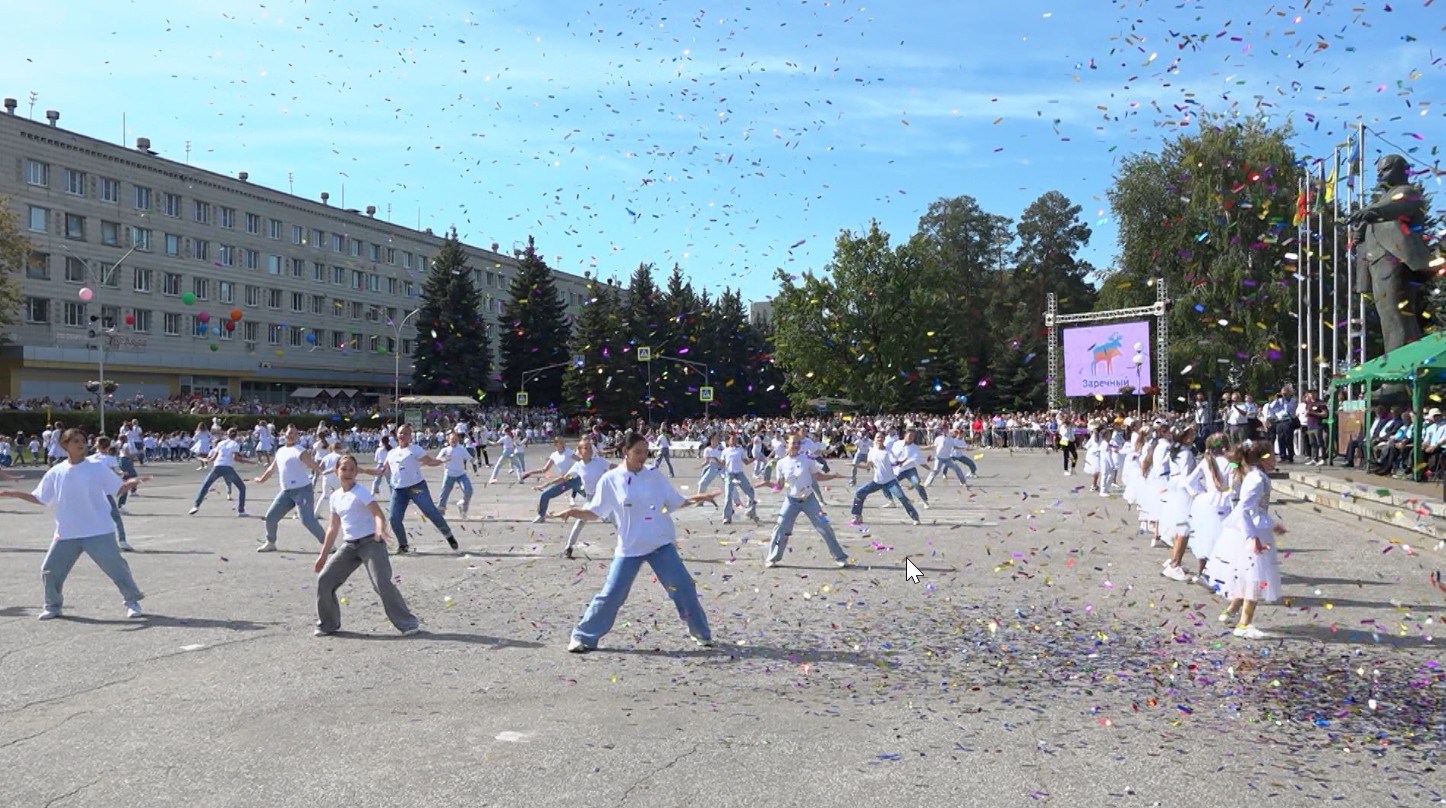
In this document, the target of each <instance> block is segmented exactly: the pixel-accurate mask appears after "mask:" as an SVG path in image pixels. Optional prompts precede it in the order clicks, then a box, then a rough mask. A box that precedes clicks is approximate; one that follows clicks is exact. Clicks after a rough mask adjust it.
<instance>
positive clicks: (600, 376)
mask: <svg viewBox="0 0 1446 808" xmlns="http://www.w3.org/2000/svg"><path fill="white" fill-rule="evenodd" d="M620 311H621V306H620V304H619V302H618V290H617V288H616V287H614V286H612V285H611V284H606V283H603V282H601V281H596V280H594V281H593V282H592V283H591V284H589V285H588V299H587V300H586V301H584V303H583V306H582V313H581V314H579V315H578V318H577V323H576V324H575V325H574V327H573V329H572V342H571V343H570V347H571V355H572V356H580V357H582V364H581V365H580V366H579V365H571V366H569V367H568V368H567V372H566V373H565V374H564V376H563V379H562V395H563V401H564V402H565V404H566V409H567V411H568V412H572V413H578V414H588V415H593V416H597V417H600V418H603V419H604V420H607V421H609V422H611V423H615V424H621V423H624V422H626V421H627V420H628V416H629V412H630V410H632V409H634V407H635V405H634V404H633V402H632V401H631V400H630V398H629V395H628V393H627V392H626V391H625V389H624V387H623V384H622V378H623V375H624V373H629V374H636V373H637V368H635V367H634V365H635V364H636V362H635V361H634V359H633V355H632V353H631V352H630V351H625V350H624V348H625V347H627V339H626V338H625V337H624V335H623V321H622V317H621V316H619V315H620Z"/></svg>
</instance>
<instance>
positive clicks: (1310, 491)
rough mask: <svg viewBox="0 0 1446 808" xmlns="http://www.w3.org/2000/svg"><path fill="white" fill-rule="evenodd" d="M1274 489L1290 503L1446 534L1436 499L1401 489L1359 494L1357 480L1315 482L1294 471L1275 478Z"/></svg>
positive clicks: (1445, 521) (1440, 535)
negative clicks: (1298, 476) (1286, 476)
mask: <svg viewBox="0 0 1446 808" xmlns="http://www.w3.org/2000/svg"><path fill="white" fill-rule="evenodd" d="M1332 482H1336V483H1339V481H1332ZM1271 489H1272V491H1273V493H1275V494H1276V495H1278V496H1279V497H1280V498H1281V499H1282V500H1284V501H1285V502H1287V503H1301V502H1308V503H1310V504H1312V505H1315V506H1318V507H1322V508H1330V509H1332V510H1336V511H1341V512H1343V513H1349V514H1352V515H1354V516H1358V517H1361V518H1364V519H1370V520H1372V521H1375V522H1380V523H1382V524H1384V525H1390V526H1392V527H1395V528H1400V529H1402V530H1409V531H1412V532H1414V533H1419V534H1422V535H1425V536H1430V537H1431V538H1433V539H1443V538H1446V516H1441V515H1438V514H1437V513H1436V507H1435V506H1433V504H1432V503H1429V502H1424V501H1421V500H1420V499H1419V498H1412V497H1407V496H1403V495H1401V494H1399V493H1395V494H1391V495H1390V496H1389V497H1383V496H1382V495H1381V494H1380V493H1379V491H1380V490H1382V489H1380V488H1373V489H1371V491H1370V492H1368V493H1369V494H1370V496H1356V494H1358V493H1361V492H1359V491H1358V490H1357V486H1356V484H1352V483H1346V484H1343V485H1342V484H1337V485H1315V484H1312V483H1308V482H1305V481H1303V480H1300V479H1296V478H1295V475H1294V474H1292V475H1291V477H1290V478H1289V479H1277V480H1273V481H1272V482H1271ZM1341 489H1344V490H1341ZM1388 493H1389V492H1388ZM1389 500H1398V501H1389ZM1412 500H1414V501H1412Z"/></svg>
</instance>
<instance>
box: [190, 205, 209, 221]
mask: <svg viewBox="0 0 1446 808" xmlns="http://www.w3.org/2000/svg"><path fill="white" fill-rule="evenodd" d="M191 207H192V212H193V213H194V215H195V218H196V221H197V222H200V223H201V224H210V223H211V203H210V202H202V201H201V200H199V199H197V200H195V201H194V202H193V203H192V206H191Z"/></svg>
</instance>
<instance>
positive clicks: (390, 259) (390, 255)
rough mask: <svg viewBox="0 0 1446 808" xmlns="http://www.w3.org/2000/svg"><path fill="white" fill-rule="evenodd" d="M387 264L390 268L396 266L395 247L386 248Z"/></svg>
mask: <svg viewBox="0 0 1446 808" xmlns="http://www.w3.org/2000/svg"><path fill="white" fill-rule="evenodd" d="M387 263H388V264H391V265H392V266H396V265H397V248H396V247H388V248H387Z"/></svg>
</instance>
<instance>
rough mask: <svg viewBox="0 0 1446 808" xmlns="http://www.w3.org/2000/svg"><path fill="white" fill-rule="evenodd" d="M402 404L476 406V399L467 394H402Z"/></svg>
mask: <svg viewBox="0 0 1446 808" xmlns="http://www.w3.org/2000/svg"><path fill="white" fill-rule="evenodd" d="M400 401H401V403H402V404H404V405H421V406H426V405H428V404H434V405H438V406H443V407H476V406H477V405H478V402H477V399H475V398H470V397H468V396H402V397H401V399H400Z"/></svg>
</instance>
